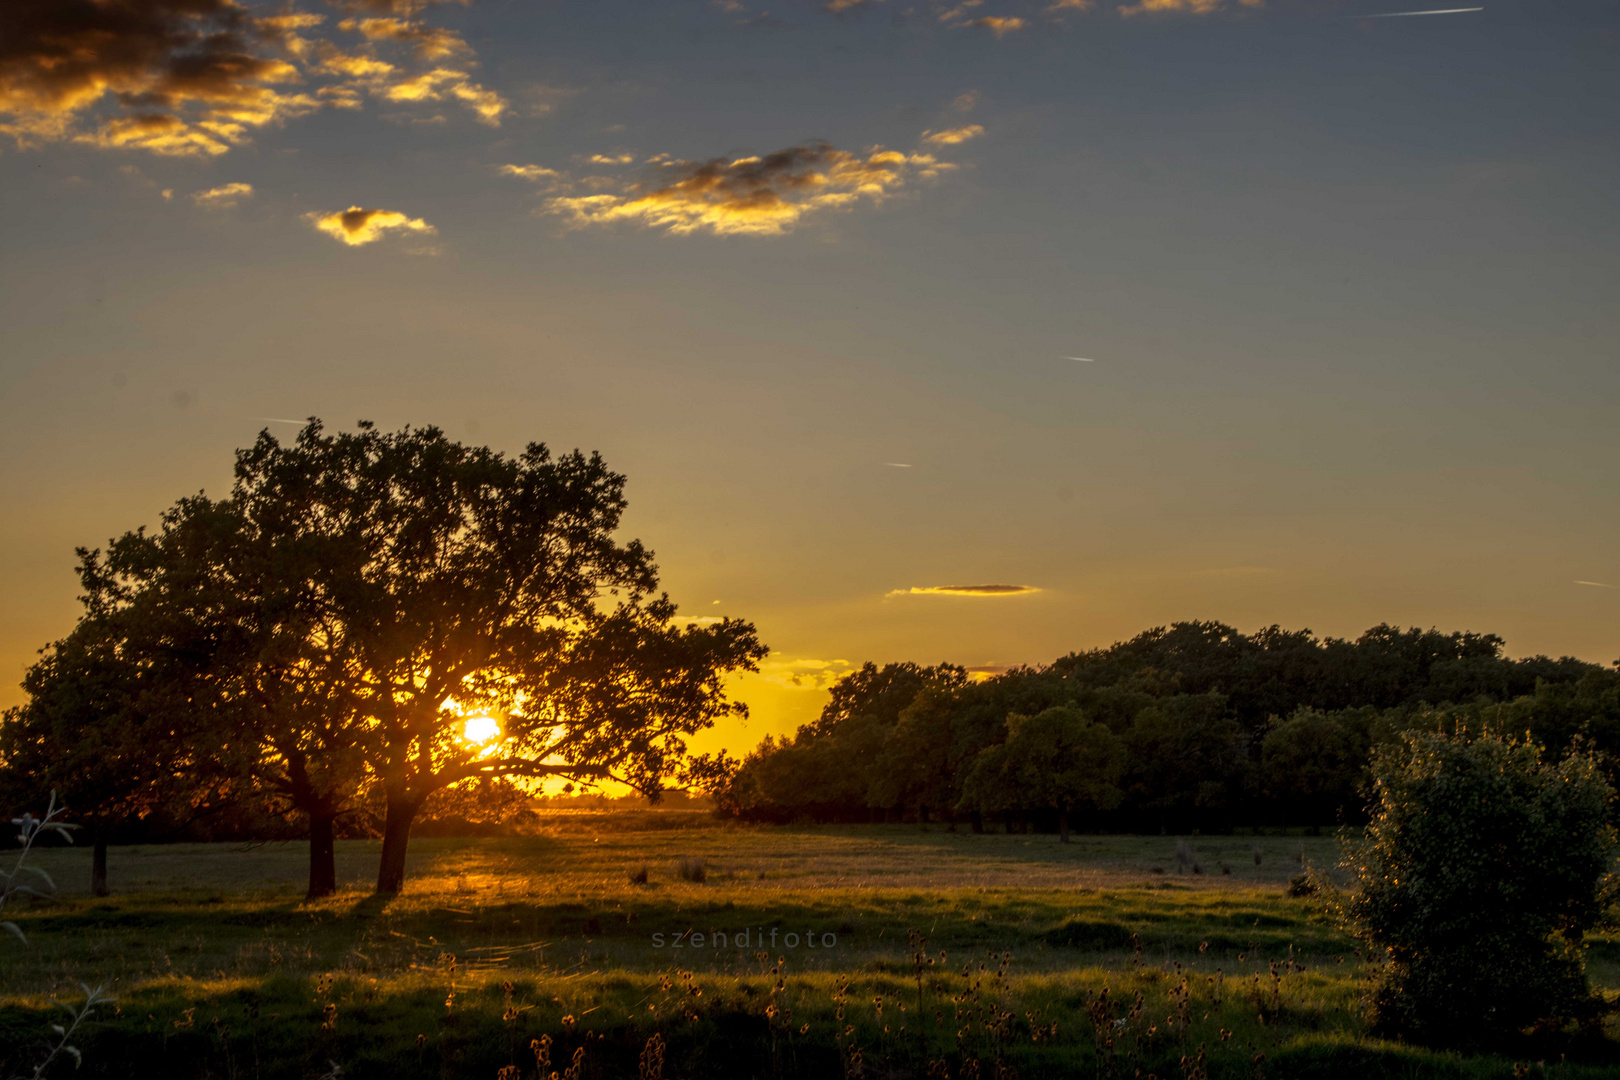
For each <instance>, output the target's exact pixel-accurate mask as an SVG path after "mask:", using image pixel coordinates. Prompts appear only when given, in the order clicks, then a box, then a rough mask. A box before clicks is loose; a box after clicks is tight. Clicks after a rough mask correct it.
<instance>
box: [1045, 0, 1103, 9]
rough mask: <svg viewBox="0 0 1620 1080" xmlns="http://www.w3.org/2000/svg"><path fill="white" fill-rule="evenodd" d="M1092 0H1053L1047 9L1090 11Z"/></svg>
mask: <svg viewBox="0 0 1620 1080" xmlns="http://www.w3.org/2000/svg"><path fill="white" fill-rule="evenodd" d="M1091 8H1092V3H1091V0H1052V3H1051V4H1050V5H1049V6H1048V7H1047V9H1046V10H1047V11H1090V10H1091Z"/></svg>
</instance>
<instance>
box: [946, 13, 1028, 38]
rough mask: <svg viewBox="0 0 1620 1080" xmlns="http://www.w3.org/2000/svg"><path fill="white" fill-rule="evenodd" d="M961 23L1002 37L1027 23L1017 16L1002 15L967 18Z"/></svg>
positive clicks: (1020, 28)
mask: <svg viewBox="0 0 1620 1080" xmlns="http://www.w3.org/2000/svg"><path fill="white" fill-rule="evenodd" d="M961 25H963V26H971V27H974V28H976V29H979V30H988V31H990V32H991V33H992V34H994V35H995V36H996V37H1002V36H1004V35H1006V34H1010V33H1012V32H1013V31H1014V30H1022V29H1023V28H1024V27H1026V26H1028V25H1029V24H1028V23H1026V22H1025V21H1024V20H1023V19H1019V18H1013V17H1008V16H1003V15H985V16H983V17H982V18H978V19H969V20H968V21H967V22H965V23H962V24H961Z"/></svg>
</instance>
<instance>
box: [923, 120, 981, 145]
mask: <svg viewBox="0 0 1620 1080" xmlns="http://www.w3.org/2000/svg"><path fill="white" fill-rule="evenodd" d="M983 134H984V125H983V124H968V125H967V126H966V127H959V128H946V129H945V130H944V131H925V132H923V135H922V141H923V142H925V143H933V144H934V145H935V146H956V145H957V144H959V143H965V142H967V141H968V140H969V139H977V138H978V137H979V136H980V135H983Z"/></svg>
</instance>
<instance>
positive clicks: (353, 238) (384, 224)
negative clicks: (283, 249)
mask: <svg viewBox="0 0 1620 1080" xmlns="http://www.w3.org/2000/svg"><path fill="white" fill-rule="evenodd" d="M304 217H305V218H306V219H307V220H308V221H309V222H310V224H312V225H314V226H315V227H316V228H317V229H319V230H320V231H321V232H323V233H325V234H326V235H328V236H330V237H333V238H334V239H337V240H341V241H343V242H344V243H345V244H348V245H349V246H350V247H358V246H360V245H361V244H370V243H373V242H375V241H377V240H381V239H382V238H383V236H384V235H385V234H387V233H394V232H414V233H425V234H427V235H430V236H431V235H433V234H434V233H436V232H438V230H437V229H435V228H434V227H433V226H432V225H429V224H428V223H427V222H425V221H423V220H422V219H421V218H412V217H406V216H405V215H404V214H402V213H400V212H399V211H398V210H365V209H362V208H361V207H358V206H351V207H349V208H348V209H347V210H344V211H342V212H341V213H334V214H322V213H319V212H315V213H310V214H305V215H304Z"/></svg>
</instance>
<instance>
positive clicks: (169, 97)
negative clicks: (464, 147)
mask: <svg viewBox="0 0 1620 1080" xmlns="http://www.w3.org/2000/svg"><path fill="white" fill-rule="evenodd" d="M350 6H356V7H358V8H359V9H361V10H364V11H367V12H370V13H373V17H367V18H355V19H347V20H345V21H343V22H342V23H340V24H339V29H340V30H343V31H345V32H349V33H355V34H358V35H360V36H361V37H362V38H363V39H364V44H363V46H362V51H359V52H356V51H353V50H348V51H345V50H344V49H341V48H339V47H337V46H336V45H334V44H333V43H332V42H330V41H328V40H324V39H322V38H319V37H308V36H306V35H307V34H310V33H311V32H318V31H319V30H320V28H321V27H322V26H323V24H324V23H325V21H326V19H325V16H323V15H317V14H311V13H302V12H296V11H283V12H282V13H281V14H276V15H270V16H264V17H260V16H256V15H254V14H253V13H252V11H250V9H248V8H247V7H245V6H242V5H241V4H239V3H236V2H235V0H11V2H8V3H3V4H0V134H4V135H8V136H10V137H11V138H12V139H14V140H15V141H16V142H17V143H18V144H19V145H20V146H23V147H31V146H35V145H38V144H41V143H46V142H55V141H62V140H73V141H76V142H80V143H84V144H87V145H92V146H99V147H105V148H110V149H136V150H145V151H148V152H151V153H156V154H163V155H169V156H180V157H185V156H204V157H206V156H217V155H219V154H223V153H226V152H227V151H228V150H230V149H231V148H232V147H235V146H240V145H242V144H243V143H246V142H247V141H249V139H250V138H251V137H252V134H253V131H254V129H256V128H263V127H265V126H266V125H271V124H279V123H282V122H284V121H286V120H289V119H294V118H297V117H300V116H304V115H306V114H308V113H311V112H314V111H315V110H317V109H320V108H323V107H328V106H331V107H340V108H354V107H358V106H359V104H360V100H361V97H362V94H363V93H369V94H371V95H372V96H376V97H380V98H385V99H387V100H391V101H441V100H453V101H457V102H460V103H461V104H463V105H465V106H466V107H467V108H469V109H471V110H472V111H473V112H474V113H475V114H476V115H477V116H478V118H479V119H480V120H481V121H483V122H484V123H488V124H497V123H498V122H499V118H500V116H501V115H502V113H503V112H504V111H505V109H506V102H505V101H504V99H503V98H501V96H500V95H499V94H498V93H496V92H495V91H493V90H490V89H487V88H485V87H483V86H481V85H479V84H478V83H477V82H475V81H473V79H472V77H471V76H470V75H469V74H468V73H467V72H466V71H465V70H459V69H458V68H451V67H447V66H444V65H443V64H442V63H440V64H438V66H435V67H433V68H431V69H430V70H428V71H425V72H412V71H410V70H408V69H406V68H404V67H402V66H401V64H400V63H396V62H391V61H390V60H386V59H379V58H378V57H376V56H375V55H373V54H372V51H371V50H372V48H373V46H374V45H378V44H380V45H388V46H394V47H397V48H399V49H400V50H403V49H405V48H408V49H409V50H410V52H411V53H412V54H414V55H415V57H416V58H417V59H419V60H427V61H433V62H438V61H443V60H444V59H445V58H447V57H450V56H452V55H463V54H470V52H471V50H470V49H468V48H467V46H466V43H465V42H463V41H462V40H461V38H460V37H459V36H458V35H456V34H455V33H453V32H452V31H448V30H442V29H438V28H434V27H430V26H426V25H424V24H422V23H421V22H420V21H418V20H416V19H415V18H414V17H413V16H414V13H415V12H416V11H417V10H419V8H420V7H422V6H423V5H419V4H412V3H405V2H403V0H400V2H384V3H376V4H373V3H361V4H359V5H350ZM401 54H402V55H405V54H404V53H403V51H402V53H401ZM406 59H408V56H406ZM466 66H467V65H466V64H461V65H459V67H460V68H465V67H466ZM323 77H324V79H326V80H337V82H336V84H335V85H326V86H318V87H313V88H312V87H310V85H309V84H310V80H311V79H312V78H314V79H322V78H323Z"/></svg>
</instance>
